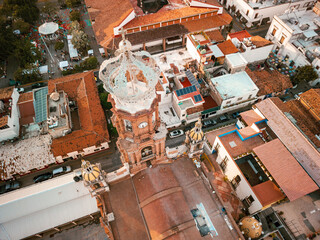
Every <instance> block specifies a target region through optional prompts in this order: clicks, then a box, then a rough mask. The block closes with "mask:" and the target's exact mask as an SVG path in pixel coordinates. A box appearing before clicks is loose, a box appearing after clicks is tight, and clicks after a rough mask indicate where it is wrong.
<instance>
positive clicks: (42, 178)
mask: <svg viewBox="0 0 320 240" xmlns="http://www.w3.org/2000/svg"><path fill="white" fill-rule="evenodd" d="M50 178H52V173H51V172H46V173H44V174H41V175H38V176H35V177H34V178H33V181H34V182H35V183H38V182H42V181H45V180H48V179H50Z"/></svg>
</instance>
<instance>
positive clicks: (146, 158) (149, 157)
mask: <svg viewBox="0 0 320 240" xmlns="http://www.w3.org/2000/svg"><path fill="white" fill-rule="evenodd" d="M155 156H156V155H155V154H150V155H147V156H144V157H142V158H141V160H142V161H147V160H150V159H152V158H155Z"/></svg>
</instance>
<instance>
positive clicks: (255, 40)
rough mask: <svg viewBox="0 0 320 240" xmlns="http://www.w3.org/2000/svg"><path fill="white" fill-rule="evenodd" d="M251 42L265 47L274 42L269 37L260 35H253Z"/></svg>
mask: <svg viewBox="0 0 320 240" xmlns="http://www.w3.org/2000/svg"><path fill="white" fill-rule="evenodd" d="M251 42H252V44H253V45H255V46H256V47H257V48H259V47H264V46H267V45H270V44H273V43H272V42H270V41H268V40H267V39H265V38H263V37H260V36H253V37H251Z"/></svg>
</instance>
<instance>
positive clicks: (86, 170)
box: [81, 160, 100, 182]
mask: <svg viewBox="0 0 320 240" xmlns="http://www.w3.org/2000/svg"><path fill="white" fill-rule="evenodd" d="M81 168H82V170H81V171H82V177H83V179H84V180H85V181H87V182H93V181H95V180H96V179H98V177H99V176H100V169H99V168H98V167H97V166H96V165H94V164H91V163H90V162H89V161H85V160H82V164H81Z"/></svg>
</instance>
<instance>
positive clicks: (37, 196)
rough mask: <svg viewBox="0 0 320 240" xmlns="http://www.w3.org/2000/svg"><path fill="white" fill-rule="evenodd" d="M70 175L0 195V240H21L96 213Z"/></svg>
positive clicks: (83, 188)
mask: <svg viewBox="0 0 320 240" xmlns="http://www.w3.org/2000/svg"><path fill="white" fill-rule="evenodd" d="M73 176H74V175H73V173H70V174H66V175H63V176H61V177H57V178H53V179H50V180H47V181H45V182H42V183H37V184H34V185H32V186H29V187H25V188H22V189H20V190H15V191H13V192H10V193H7V194H4V195H1V196H0V213H1V214H0V222H1V224H2V230H1V231H0V239H7V236H10V238H11V239H21V238H25V237H27V236H30V235H33V234H36V233H39V232H41V231H44V230H47V229H50V228H52V227H55V226H58V225H61V224H63V223H66V222H69V221H72V220H75V219H77V218H81V217H83V216H86V215H88V214H91V213H95V212H97V211H98V208H97V204H96V200H95V199H94V198H92V197H91V195H90V193H89V191H88V189H86V188H85V187H84V185H83V183H82V182H75V181H74V180H73Z"/></svg>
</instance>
